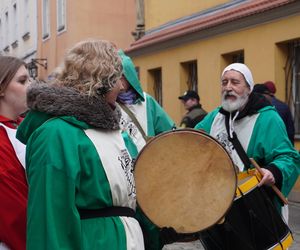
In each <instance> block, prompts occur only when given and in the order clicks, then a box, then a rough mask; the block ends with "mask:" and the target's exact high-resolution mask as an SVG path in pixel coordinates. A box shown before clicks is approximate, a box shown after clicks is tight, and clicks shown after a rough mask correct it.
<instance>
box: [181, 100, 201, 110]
mask: <svg viewBox="0 0 300 250" xmlns="http://www.w3.org/2000/svg"><path fill="white" fill-rule="evenodd" d="M182 103H183V105H184V108H185V109H186V110H189V109H190V108H192V107H194V106H196V105H197V104H198V100H197V99H195V98H189V99H187V100H186V101H185V100H182Z"/></svg>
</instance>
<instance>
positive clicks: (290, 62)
mask: <svg viewBox="0 0 300 250" xmlns="http://www.w3.org/2000/svg"><path fill="white" fill-rule="evenodd" d="M285 76H286V83H287V85H288V86H289V88H288V89H289V93H287V96H288V98H287V99H288V103H289V105H290V109H291V111H292V114H293V117H294V123H295V134H296V135H297V137H299V135H300V40H297V41H293V42H290V43H289V44H288V59H287V65H286V67H285Z"/></svg>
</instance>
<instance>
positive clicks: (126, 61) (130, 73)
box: [118, 50, 145, 101]
mask: <svg viewBox="0 0 300 250" xmlns="http://www.w3.org/2000/svg"><path fill="white" fill-rule="evenodd" d="M118 53H119V56H120V57H121V59H122V66H123V74H124V76H125V78H126V79H127V81H128V82H129V84H130V85H131V86H132V87H133V88H134V89H135V91H136V92H137V93H138V95H139V98H138V99H139V100H141V101H145V98H144V95H143V89H142V86H141V83H140V81H139V79H138V76H137V73H136V70H135V66H134V64H133V62H132V60H131V59H130V57H129V56H126V55H125V53H124V51H123V50H119V51H118Z"/></svg>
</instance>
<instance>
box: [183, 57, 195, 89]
mask: <svg viewBox="0 0 300 250" xmlns="http://www.w3.org/2000/svg"><path fill="white" fill-rule="evenodd" d="M181 66H182V69H183V71H182V72H183V74H182V78H181V79H182V81H183V83H184V84H183V85H184V86H183V88H184V91H185V90H194V91H196V92H198V70H197V61H196V60H195V61H189V62H184V63H181Z"/></svg>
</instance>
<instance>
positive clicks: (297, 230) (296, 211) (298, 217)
mask: <svg viewBox="0 0 300 250" xmlns="http://www.w3.org/2000/svg"><path fill="white" fill-rule="evenodd" d="M289 212H290V214H289V225H290V229H291V231H292V233H293V236H294V242H293V244H292V246H291V247H290V248H289V250H299V249H300V203H299V202H289Z"/></svg>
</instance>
